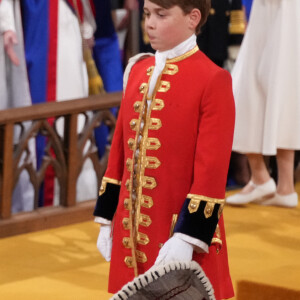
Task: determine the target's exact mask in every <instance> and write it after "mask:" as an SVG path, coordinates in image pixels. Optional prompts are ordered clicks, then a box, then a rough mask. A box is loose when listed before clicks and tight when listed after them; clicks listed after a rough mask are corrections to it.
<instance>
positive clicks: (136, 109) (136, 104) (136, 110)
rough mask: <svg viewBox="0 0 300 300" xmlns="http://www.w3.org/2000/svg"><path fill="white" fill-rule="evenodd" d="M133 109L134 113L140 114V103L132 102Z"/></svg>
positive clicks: (141, 107)
mask: <svg viewBox="0 0 300 300" xmlns="http://www.w3.org/2000/svg"><path fill="white" fill-rule="evenodd" d="M133 109H134V111H135V112H137V113H141V112H142V109H143V106H142V101H136V102H134V104H133Z"/></svg>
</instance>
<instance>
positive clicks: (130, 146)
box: [127, 138, 134, 150]
mask: <svg viewBox="0 0 300 300" xmlns="http://www.w3.org/2000/svg"><path fill="white" fill-rule="evenodd" d="M127 144H128V147H129V149H130V150H133V149H134V139H132V138H130V139H129V140H128V142H127Z"/></svg>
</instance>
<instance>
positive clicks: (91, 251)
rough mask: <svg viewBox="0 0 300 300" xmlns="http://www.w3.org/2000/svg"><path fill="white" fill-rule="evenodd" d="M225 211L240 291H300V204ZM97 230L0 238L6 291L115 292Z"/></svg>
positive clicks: (44, 298)
mask: <svg viewBox="0 0 300 300" xmlns="http://www.w3.org/2000/svg"><path fill="white" fill-rule="evenodd" d="M297 189H298V193H299V192H300V186H299V185H298V186H297ZM224 216H225V223H226V231H227V243H228V251H229V260H230V268H231V275H232V279H233V281H234V285H235V288H236V293H237V296H236V297H235V298H234V299H236V300H252V299H256V300H261V299H263V300H269V299H272V300H279V299H287V298H286V297H284V296H283V295H286V296H288V295H290V296H291V295H294V297H291V298H289V297H288V299H293V300H294V299H295V300H296V299H300V259H299V258H300V206H298V207H297V208H296V209H284V208H277V207H262V206H258V205H248V206H245V207H230V206H227V207H226V208H225V211H224ZM98 230H99V228H98V226H97V225H96V224H94V223H93V222H92V221H90V222H84V223H80V224H77V225H71V226H65V227H61V228H58V229H51V230H45V231H40V232H35V233H30V234H24V235H20V236H15V237H10V238H5V239H1V240H0V257H1V262H0V299H1V300H2V299H3V300H19V299H22V300H27V299H28V300H29V299H30V300H48V299H49V300H50V299H51V300H60V299H64V300H68V299H72V300H77V299H78V300H80V299H85V300H89V299H91V300H93V299H97V300H106V299H109V297H110V295H109V294H108V293H107V292H106V287H107V281H108V269H109V264H108V263H106V262H104V260H103V259H102V257H101V256H100V254H99V253H98V252H97V249H96V240H97V235H98ZM274 287H275V288H274ZM258 295H260V297H258ZM272 295H273V296H272ZM274 295H276V297H274ZM278 296H279V297H280V298H278ZM297 297H298V298H297Z"/></svg>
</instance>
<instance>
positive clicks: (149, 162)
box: [145, 156, 161, 169]
mask: <svg viewBox="0 0 300 300" xmlns="http://www.w3.org/2000/svg"><path fill="white" fill-rule="evenodd" d="M160 165H161V162H160V160H159V159H158V158H157V157H154V156H147V157H146V165H145V167H146V168H148V169H157V168H158V167H159V166H160Z"/></svg>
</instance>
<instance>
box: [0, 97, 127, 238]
mask: <svg viewBox="0 0 300 300" xmlns="http://www.w3.org/2000/svg"><path fill="white" fill-rule="evenodd" d="M120 101H121V93H109V94H105V95H99V96H92V97H89V98H86V99H78V100H70V101H64V102H51V103H44V104H38V105H33V106H29V107H23V108H13V109H8V110H3V111H0V237H4V236H10V235H14V234H19V233H25V232H31V231H35V230H40V229H45V228H51V227H56V226H61V225H66V224H71V223H75V222H79V221H85V220H91V219H92V211H93V207H94V205H95V199H91V200H89V201H84V202H80V203H76V182H77V178H78V176H79V174H80V172H81V168H82V166H83V164H84V163H85V161H86V160H87V159H90V160H91V161H92V164H93V168H94V170H95V173H96V176H97V180H98V183H100V181H101V178H102V176H103V174H104V171H105V168H106V164H107V158H108V152H109V144H108V146H107V148H106V152H105V154H104V155H103V156H102V158H101V160H100V159H99V156H98V153H97V147H96V145H95V139H94V135H93V132H94V129H95V128H96V127H97V126H99V125H100V124H105V125H106V126H108V127H109V129H110V130H109V132H110V136H109V140H111V136H112V134H113V131H114V127H115V122H116V119H115V117H114V116H113V115H112V114H111V113H110V110H109V108H112V107H117V106H119V104H120ZM79 115H80V116H83V117H81V118H84V128H83V130H82V131H80V133H78V131H77V124H78V117H79ZM58 118H63V119H64V123H63V134H61V133H60V134H59V133H58V131H57V129H56V128H57V126H56V123H57V120H58ZM37 135H41V136H45V137H46V147H45V151H44V155H43V159H42V164H41V166H40V167H39V169H37V168H36V167H35V165H34V163H33V161H32V159H30V157H31V156H30V147H29V143H30V141H32V140H34V138H35V137H36V136H37ZM87 143H88V145H89V146H88V149H86V148H87V147H86V145H87ZM49 166H52V167H53V169H54V172H55V177H56V179H57V180H58V182H59V186H60V193H59V205H58V206H51V207H40V208H39V207H38V194H39V189H40V186H41V184H42V182H43V180H44V178H45V172H46V170H47V168H48V167H49ZM24 170H26V171H27V172H28V174H29V177H30V182H31V184H32V186H33V189H34V210H33V211H32V212H26V213H17V214H12V213H11V205H12V195H13V190H14V188H15V186H16V184H17V182H18V180H19V176H20V173H21V172H22V171H24Z"/></svg>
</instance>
